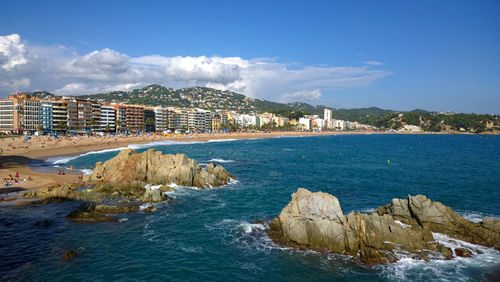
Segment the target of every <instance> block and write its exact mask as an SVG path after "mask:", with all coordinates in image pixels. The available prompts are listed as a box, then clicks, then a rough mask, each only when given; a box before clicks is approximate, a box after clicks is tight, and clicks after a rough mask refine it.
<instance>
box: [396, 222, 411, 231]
mask: <svg viewBox="0 0 500 282" xmlns="http://www.w3.org/2000/svg"><path fill="white" fill-rule="evenodd" d="M394 222H396V223H397V224H399V225H401V227H403V228H405V229H406V228H408V227H411V225H408V224H404V223H402V222H401V221H399V220H394Z"/></svg>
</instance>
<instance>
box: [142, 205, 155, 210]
mask: <svg viewBox="0 0 500 282" xmlns="http://www.w3.org/2000/svg"><path fill="white" fill-rule="evenodd" d="M152 206H153V205H152V204H143V205H140V206H139V210H141V211H142V210H145V209H147V208H149V207H152Z"/></svg>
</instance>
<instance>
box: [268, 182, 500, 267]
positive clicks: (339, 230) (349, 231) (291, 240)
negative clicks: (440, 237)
mask: <svg viewBox="0 0 500 282" xmlns="http://www.w3.org/2000/svg"><path fill="white" fill-rule="evenodd" d="M395 214H397V215H395ZM396 220H400V221H401V222H403V223H406V224H408V225H410V226H405V225H404V224H402V223H401V222H398V221H396ZM497 221H498V220H496V219H485V220H484V221H483V222H482V223H478V224H475V223H472V222H470V221H467V220H465V219H463V218H461V217H459V216H458V215H456V214H455V213H454V212H453V211H451V209H450V208H448V207H446V206H444V205H442V204H441V203H437V202H431V201H430V200H427V199H426V198H425V197H424V196H420V195H419V196H415V197H411V196H409V197H408V200H406V202H405V199H394V200H393V202H392V204H389V205H387V206H385V207H381V208H379V209H378V210H377V211H376V212H373V213H371V214H362V213H359V212H356V213H355V212H350V213H349V214H348V215H347V216H344V214H343V213H342V209H341V207H340V203H339V201H338V199H337V198H335V197H334V196H332V195H330V194H327V193H322V192H317V193H312V192H310V191H308V190H306V189H303V188H299V189H298V191H297V192H296V193H293V194H292V201H291V202H289V203H288V205H287V206H286V207H285V208H284V209H283V210H282V212H281V214H280V215H279V216H278V217H277V218H275V219H274V220H273V221H272V222H271V224H270V230H269V236H270V237H271V238H272V239H273V241H275V242H276V243H279V244H283V245H288V246H292V247H296V248H300V249H314V250H327V251H331V252H335V253H340V254H347V255H351V256H353V257H354V258H356V259H359V260H360V261H361V262H363V263H366V264H368V265H372V264H377V263H387V262H393V261H396V260H397V256H396V254H398V253H410V254H413V256H414V257H416V258H421V259H426V260H428V259H430V258H451V257H453V252H452V250H451V249H449V248H446V247H445V246H444V245H442V244H440V243H438V242H436V241H435V240H434V237H433V235H432V232H441V233H445V234H448V235H449V236H451V237H453V238H457V239H461V240H465V241H469V242H473V243H477V244H482V245H486V246H494V247H497V248H498V242H499V238H500V237H499V236H500V230H498V225H499V224H498V222H497ZM469 239H471V240H469Z"/></svg>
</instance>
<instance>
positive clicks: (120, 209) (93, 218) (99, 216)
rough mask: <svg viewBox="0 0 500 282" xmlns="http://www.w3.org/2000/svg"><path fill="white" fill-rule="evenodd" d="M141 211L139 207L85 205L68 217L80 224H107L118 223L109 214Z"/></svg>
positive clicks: (116, 219)
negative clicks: (108, 222) (110, 222)
mask: <svg viewBox="0 0 500 282" xmlns="http://www.w3.org/2000/svg"><path fill="white" fill-rule="evenodd" d="M136 211H139V207H137V206H108V205H97V206H96V205H94V204H83V205H82V206H80V208H79V209H78V210H76V211H72V212H71V213H70V214H69V215H68V216H67V217H68V218H69V219H70V220H72V221H79V222H107V221H118V218H116V217H113V216H109V214H119V213H129V212H136Z"/></svg>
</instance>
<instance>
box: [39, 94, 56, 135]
mask: <svg viewBox="0 0 500 282" xmlns="http://www.w3.org/2000/svg"><path fill="white" fill-rule="evenodd" d="M53 117H54V112H53V106H52V101H51V100H41V101H40V126H41V129H42V130H43V131H44V132H51V131H52V130H53V129H54V118H53Z"/></svg>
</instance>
